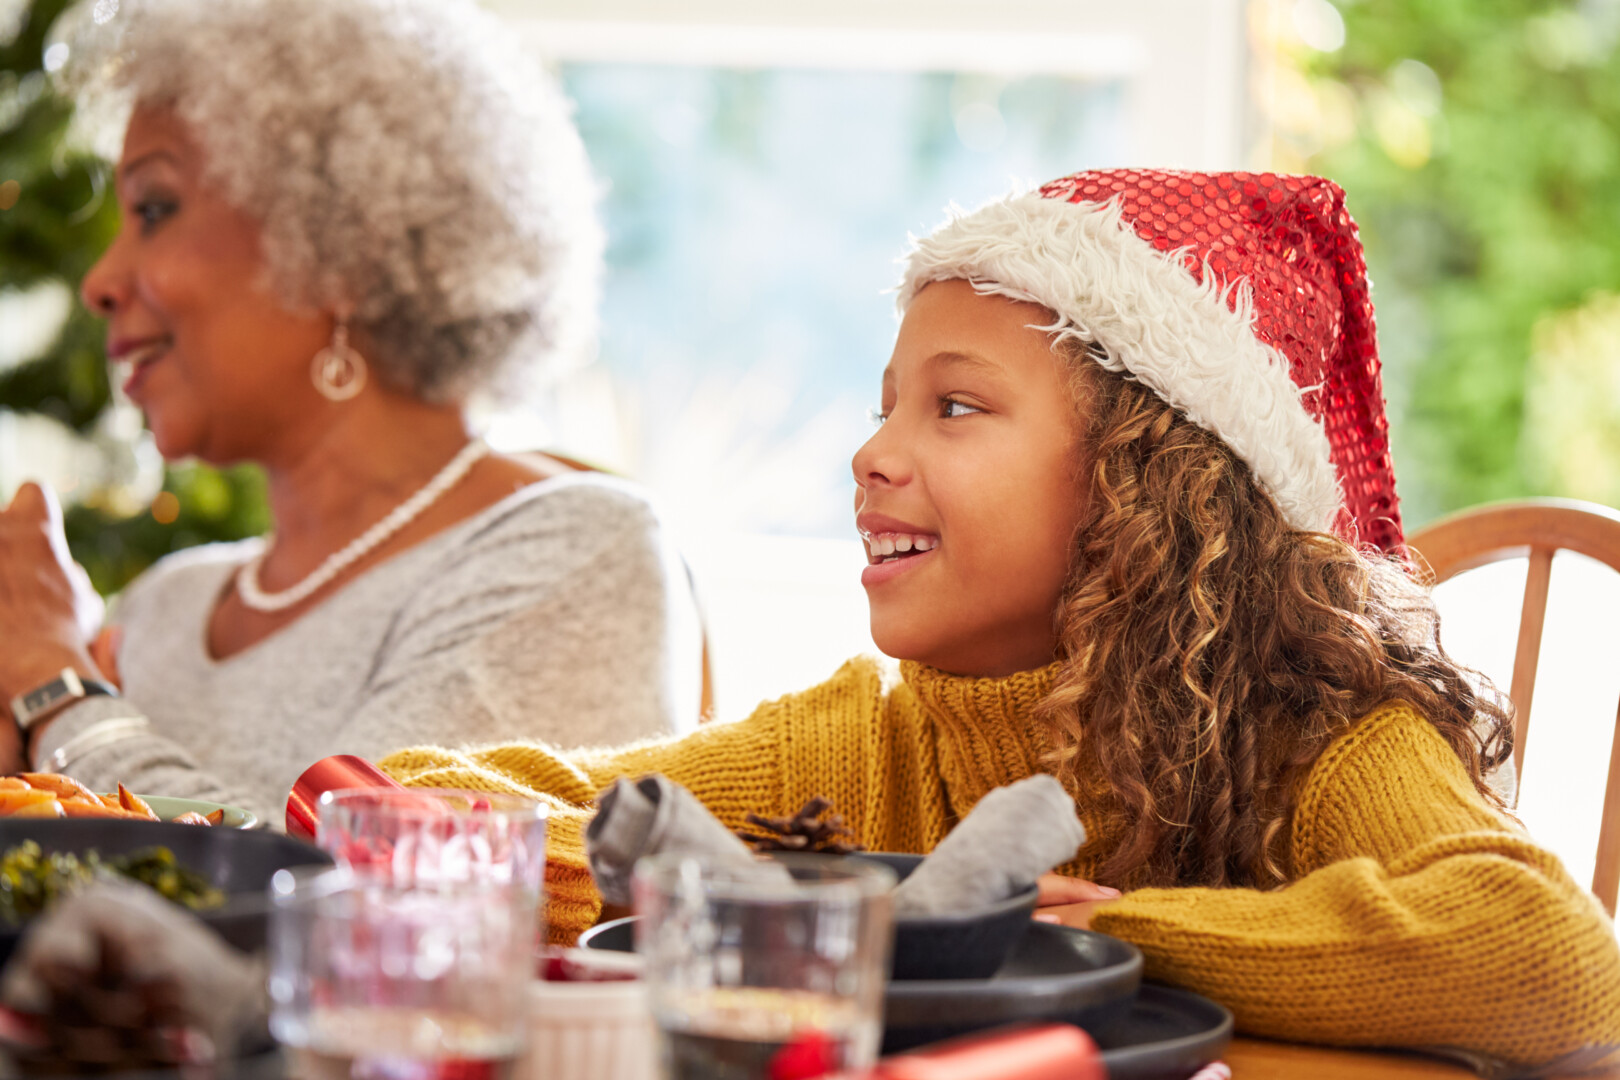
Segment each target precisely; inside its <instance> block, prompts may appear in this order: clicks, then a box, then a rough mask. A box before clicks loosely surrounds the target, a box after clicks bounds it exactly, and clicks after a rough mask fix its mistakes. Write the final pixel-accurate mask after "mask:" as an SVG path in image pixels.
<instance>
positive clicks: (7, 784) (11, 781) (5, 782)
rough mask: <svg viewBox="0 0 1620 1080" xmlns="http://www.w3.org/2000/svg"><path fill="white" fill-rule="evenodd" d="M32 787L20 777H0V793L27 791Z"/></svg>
mask: <svg viewBox="0 0 1620 1080" xmlns="http://www.w3.org/2000/svg"><path fill="white" fill-rule="evenodd" d="M31 787H32V785H31V784H29V783H28V781H26V780H24V779H23V778H22V777H20V776H0V791H28V790H30V788H31Z"/></svg>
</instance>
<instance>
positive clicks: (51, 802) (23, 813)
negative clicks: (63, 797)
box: [11, 798, 67, 818]
mask: <svg viewBox="0 0 1620 1080" xmlns="http://www.w3.org/2000/svg"><path fill="white" fill-rule="evenodd" d="M11 816H12V817H14V818H59V817H66V816H67V814H66V813H65V812H64V811H63V809H62V804H61V803H59V802H57V801H56V800H55V799H54V798H52V799H47V800H46V801H44V802H36V803H30V804H29V805H27V806H24V807H22V808H21V809H18V810H13V811H12V812H11Z"/></svg>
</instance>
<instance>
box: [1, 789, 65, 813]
mask: <svg viewBox="0 0 1620 1080" xmlns="http://www.w3.org/2000/svg"><path fill="white" fill-rule="evenodd" d="M54 802H56V796H55V795H52V794H51V793H50V792H48V791H36V790H35V789H33V788H29V789H28V790H27V791H0V816H10V815H13V814H15V813H17V812H18V811H19V810H21V809H22V808H23V807H25V806H38V805H39V804H41V803H54Z"/></svg>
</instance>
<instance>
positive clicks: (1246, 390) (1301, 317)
mask: <svg viewBox="0 0 1620 1080" xmlns="http://www.w3.org/2000/svg"><path fill="white" fill-rule="evenodd" d="M953 278H961V279H966V280H968V281H970V282H972V283H973V284H974V286H975V288H977V289H978V290H979V291H980V292H981V293H993V294H996V295H1000V296H1007V297H1011V298H1013V299H1017V300H1029V301H1033V302H1034V303H1037V304H1041V305H1042V306H1044V307H1046V308H1049V309H1051V310H1052V311H1053V312H1055V313H1056V314H1057V320H1056V322H1055V323H1054V324H1053V325H1052V326H1051V327H1049V328H1048V329H1050V330H1051V331H1052V332H1054V333H1055V334H1056V335H1057V336H1058V337H1060V338H1061V337H1073V338H1078V339H1081V340H1084V341H1086V342H1088V343H1091V344H1093V345H1094V346H1095V348H1093V349H1092V350H1091V351H1092V353H1093V354H1094V355H1095V356H1096V359H1097V362H1098V363H1100V364H1102V366H1103V367H1105V368H1107V369H1108V370H1110V371H1117V372H1121V373H1124V374H1126V375H1128V376H1130V377H1131V378H1132V379H1135V380H1136V381H1138V382H1140V383H1142V384H1143V385H1144V386H1147V387H1149V388H1150V389H1152V390H1153V391H1154V392H1155V393H1157V394H1158V395H1159V396H1160V397H1161V398H1163V399H1164V400H1165V401H1167V402H1169V403H1170V404H1171V405H1172V406H1174V407H1175V408H1176V409H1177V410H1179V411H1180V412H1181V413H1182V414H1184V415H1185V416H1186V417H1187V418H1188V419H1189V420H1191V421H1192V422H1193V423H1195V424H1197V425H1199V426H1200V427H1202V428H1204V429H1206V430H1208V431H1211V432H1213V433H1214V434H1216V435H1218V436H1220V437H1221V439H1222V440H1223V441H1225V442H1226V444H1227V445H1228V446H1230V447H1231V448H1232V450H1233V451H1234V452H1235V453H1236V454H1237V455H1238V457H1240V458H1242V459H1243V460H1244V461H1245V462H1247V463H1248V465H1249V467H1250V468H1251V469H1252V470H1253V471H1254V475H1255V477H1256V479H1258V480H1259V482H1260V485H1261V486H1262V487H1263V488H1264V489H1265V490H1266V491H1267V492H1268V493H1269V494H1270V495H1271V497H1272V498H1273V499H1275V500H1276V501H1277V505H1278V506H1279V507H1281V509H1282V511H1283V515H1284V516H1285V517H1286V518H1287V520H1288V522H1289V523H1290V524H1291V525H1293V526H1294V527H1295V528H1298V529H1310V530H1318V531H1329V532H1336V533H1338V534H1339V535H1341V536H1343V537H1345V538H1346V539H1349V540H1352V541H1356V542H1359V543H1362V544H1369V545H1372V546H1374V547H1377V548H1379V549H1382V550H1384V551H1393V552H1398V551H1400V550H1401V546H1402V538H1401V518H1400V511H1399V507H1398V504H1397V500H1396V497H1395V472H1394V467H1393V465H1392V463H1391V461H1390V456H1389V438H1388V422H1387V421H1386V419H1385V416H1384V395H1383V384H1382V379H1381V377H1380V374H1379V363H1378V342H1377V338H1376V335H1375V332H1374V326H1373V307H1372V300H1371V298H1370V297H1369V295H1368V287H1369V283H1368V281H1367V266H1366V259H1365V257H1364V256H1363V254H1362V249H1361V241H1360V238H1359V236H1358V235H1357V231H1356V225H1355V222H1354V221H1352V220H1350V214H1349V213H1348V211H1346V210H1345V208H1344V192H1343V191H1342V190H1341V189H1340V188H1339V186H1338V185H1337V184H1334V183H1333V182H1332V181H1330V180H1323V179H1321V178H1319V177H1314V176H1278V175H1274V174H1272V173H1246V172H1233V173H1193V172H1170V171H1163V170H1152V169H1120V170H1108V171H1100V172H1082V173H1076V174H1074V175H1073V176H1067V177H1064V178H1063V179H1061V180H1054V181H1053V182H1052V183H1050V184H1047V185H1046V186H1045V187H1042V188H1040V189H1039V190H1037V191H1033V192H1030V193H1028V194H1024V195H1018V196H1013V197H1011V198H1006V199H1002V200H998V201H996V202H992V203H990V204H988V205H986V206H984V207H982V208H980V209H978V210H975V211H973V212H972V213H968V214H960V215H957V216H954V217H953V218H952V219H951V220H950V221H948V222H946V224H945V225H943V226H941V227H940V228H939V229H938V230H936V231H935V232H934V233H933V234H932V235H930V236H928V237H926V238H925V239H922V240H920V241H917V243H916V245H915V247H914V249H913V250H912V252H911V253H910V255H909V256H908V258H907V261H906V272H905V279H904V281H903V282H902V283H901V286H900V296H899V304H900V309H901V310H902V311H904V310H905V308H906V307H907V305H909V304H910V302H911V299H912V298H913V297H914V296H916V295H917V292H918V290H920V289H921V288H922V287H923V286H925V285H927V284H928V283H929V282H932V281H943V280H948V279H953Z"/></svg>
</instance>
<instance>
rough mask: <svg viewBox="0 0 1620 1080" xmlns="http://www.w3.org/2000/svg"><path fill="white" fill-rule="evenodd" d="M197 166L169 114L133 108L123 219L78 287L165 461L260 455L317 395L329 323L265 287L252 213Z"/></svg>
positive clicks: (120, 186) (122, 173) (123, 165)
mask: <svg viewBox="0 0 1620 1080" xmlns="http://www.w3.org/2000/svg"><path fill="white" fill-rule="evenodd" d="M202 165H203V162H202V158H201V154H200V153H199V151H198V148H197V146H196V144H195V143H194V142H193V141H192V139H191V137H190V133H189V132H188V130H187V129H186V127H185V125H184V124H183V123H182V122H181V121H180V120H179V118H178V117H177V116H176V115H175V113H174V112H173V110H171V109H168V108H162V107H142V108H138V109H137V110H136V111H135V115H134V117H133V118H132V119H131V120H130V124H129V131H128V133H127V135H126V137H125V141H124V154H123V159H122V161H120V162H119V165H118V175H117V192H118V201H119V204H120V206H121V207H122V209H123V218H124V220H123V226H122V228H121V229H120V231H119V234H118V238H117V239H116V240H114V241H113V244H112V246H111V247H110V248H108V249H107V253H106V254H105V255H103V256H102V257H101V260H100V261H99V262H97V263H96V265H95V266H94V267H93V268H92V269H91V271H90V272H89V273H88V274H87V275H86V276H85V279H84V283H83V285H82V286H81V292H82V295H83V298H84V302H85V304H86V306H87V307H89V308H90V309H91V310H92V311H95V312H97V313H98V314H100V315H102V316H103V317H105V318H106V320H107V339H108V340H107V346H108V347H107V352H108V356H109V358H110V359H111V360H112V362H113V363H114V365H115V366H117V367H119V368H121V369H123V370H124V371H125V372H127V374H126V375H125V376H124V377H125V383H124V386H125V390H126V392H127V393H128V394H129V397H130V398H131V400H133V401H134V402H135V403H136V404H137V405H139V406H140V407H141V408H142V410H143V411H144V412H145V413H146V419H147V424H148V425H149V426H150V427H151V429H152V433H153V437H154V438H155V439H156V441H157V445H158V449H159V450H160V451H162V453H163V455H164V457H167V458H170V459H174V458H177V457H183V456H186V455H193V454H194V455H196V456H198V457H201V458H204V459H205V460H208V461H213V462H228V461H235V460H240V459H243V458H256V459H261V460H262V455H263V453H264V452H265V451H266V449H267V448H268V446H269V445H270V444H271V443H273V442H275V441H276V440H277V439H279V438H281V437H283V436H284V435H285V433H286V432H287V431H288V430H289V429H290V428H292V427H294V426H296V424H298V423H299V422H300V421H301V420H306V419H307V417H308V416H309V415H310V414H311V413H313V412H314V411H315V409H316V408H317V407H318V406H319V405H321V404H322V402H321V399H320V398H319V397H317V396H316V394H315V391H314V388H313V386H312V384H311V383H310V380H309V375H308V372H309V365H310V361H311V358H312V357H313V356H314V355H315V353H316V352H317V351H318V350H319V349H320V348H321V347H322V346H323V345H325V344H326V342H327V340H328V336H329V333H330V326H331V320H330V318H328V317H324V316H321V315H318V314H315V313H295V312H291V311H288V310H286V309H285V308H284V307H283V306H282V305H281V304H280V303H279V302H278V301H277V300H276V299H275V298H274V297H273V296H271V295H270V293H269V292H268V291H267V290H266V288H265V284H264V276H265V273H264V271H265V264H264V258H263V254H262V252H261V249H260V243H259V239H260V238H259V225H258V223H257V222H256V221H254V219H253V218H251V217H250V216H249V215H248V214H246V213H244V212H242V211H241V210H238V209H236V208H235V207H233V206H231V205H230V204H229V203H227V202H226V201H225V200H224V199H223V198H222V197H221V196H220V195H218V194H216V193H215V192H214V191H212V190H211V189H210V188H209V187H208V186H207V184H205V183H204V182H203V168H202Z"/></svg>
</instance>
